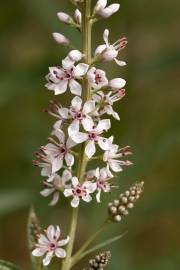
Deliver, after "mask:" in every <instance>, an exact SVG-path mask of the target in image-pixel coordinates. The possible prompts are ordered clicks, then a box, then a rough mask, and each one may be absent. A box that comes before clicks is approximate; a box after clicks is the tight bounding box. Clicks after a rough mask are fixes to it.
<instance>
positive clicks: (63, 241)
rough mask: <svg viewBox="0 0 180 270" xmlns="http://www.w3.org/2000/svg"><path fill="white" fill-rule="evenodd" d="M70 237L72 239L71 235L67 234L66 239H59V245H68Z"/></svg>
mask: <svg viewBox="0 0 180 270" xmlns="http://www.w3.org/2000/svg"><path fill="white" fill-rule="evenodd" d="M69 239H70V237H69V236H67V237H66V239H63V240H60V241H58V246H59V247H63V246H65V245H67V244H68V243H69Z"/></svg>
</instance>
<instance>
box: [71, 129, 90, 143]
mask: <svg viewBox="0 0 180 270" xmlns="http://www.w3.org/2000/svg"><path fill="white" fill-rule="evenodd" d="M71 138H72V140H73V141H74V142H76V143H82V142H85V141H87V139H88V135H87V134H86V133H83V132H77V133H75V134H72V135H71Z"/></svg>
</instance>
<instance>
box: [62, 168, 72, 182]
mask: <svg viewBox="0 0 180 270" xmlns="http://www.w3.org/2000/svg"><path fill="white" fill-rule="evenodd" d="M71 178H72V174H71V172H70V171H68V170H64V171H63V174H62V181H63V183H65V182H67V181H69V180H70V179H71Z"/></svg>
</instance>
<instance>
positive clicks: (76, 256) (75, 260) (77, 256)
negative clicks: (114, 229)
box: [71, 219, 111, 266]
mask: <svg viewBox="0 0 180 270" xmlns="http://www.w3.org/2000/svg"><path fill="white" fill-rule="evenodd" d="M110 222H111V221H110V220H109V219H107V220H106V221H105V222H104V223H103V224H102V225H101V226H100V227H99V229H98V230H97V231H96V232H95V233H93V234H92V235H91V236H90V237H89V238H88V240H87V241H86V242H85V243H84V244H83V245H82V247H81V248H80V249H79V250H78V251H77V252H76V253H75V254H74V256H73V257H72V262H71V266H74V265H75V264H76V263H78V261H80V259H81V258H82V254H83V252H84V250H86V248H87V247H89V245H90V244H91V243H92V242H93V241H94V240H95V239H96V238H97V236H98V235H99V234H100V233H101V232H102V231H103V230H104V229H105V228H106V226H107V225H108V224H109V223H110ZM83 257H84V256H83Z"/></svg>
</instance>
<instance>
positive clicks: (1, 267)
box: [0, 260, 21, 270]
mask: <svg viewBox="0 0 180 270" xmlns="http://www.w3.org/2000/svg"><path fill="white" fill-rule="evenodd" d="M0 270H21V269H20V268H19V267H18V266H16V265H14V264H13V263H10V262H6V261H3V260H0Z"/></svg>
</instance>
